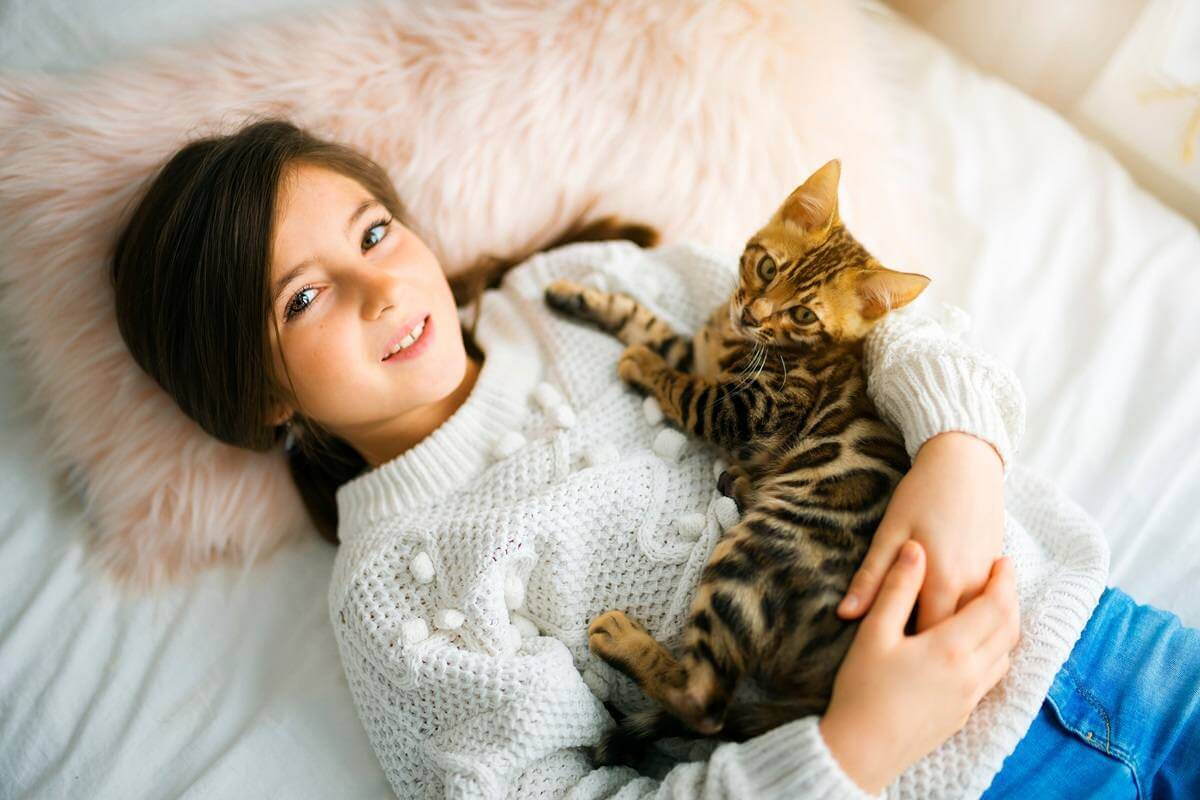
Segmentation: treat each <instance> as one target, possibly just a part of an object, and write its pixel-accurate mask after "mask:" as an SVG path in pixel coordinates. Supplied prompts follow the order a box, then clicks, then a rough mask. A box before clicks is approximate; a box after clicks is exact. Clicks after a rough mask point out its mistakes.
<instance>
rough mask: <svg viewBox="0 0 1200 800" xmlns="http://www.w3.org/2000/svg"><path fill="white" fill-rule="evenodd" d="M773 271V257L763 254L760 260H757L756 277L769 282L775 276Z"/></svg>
mask: <svg viewBox="0 0 1200 800" xmlns="http://www.w3.org/2000/svg"><path fill="white" fill-rule="evenodd" d="M775 272H776V267H775V259H773V258H771V257H770V256H763V257H762V260H761V261H759V262H758V277H760V278H762V279H763V280H764V281H766V282H767V283H770V282H771V281H772V280H774V278H775Z"/></svg>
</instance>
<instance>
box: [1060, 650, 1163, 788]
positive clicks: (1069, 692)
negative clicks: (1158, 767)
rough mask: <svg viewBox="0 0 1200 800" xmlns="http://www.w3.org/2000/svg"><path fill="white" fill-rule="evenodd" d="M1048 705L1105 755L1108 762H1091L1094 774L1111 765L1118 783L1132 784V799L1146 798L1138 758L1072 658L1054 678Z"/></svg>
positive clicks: (1067, 727)
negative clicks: (1123, 741)
mask: <svg viewBox="0 0 1200 800" xmlns="http://www.w3.org/2000/svg"><path fill="white" fill-rule="evenodd" d="M1045 705H1046V706H1049V707H1050V709H1051V710H1052V711H1053V714H1054V716H1055V717H1056V721H1057V722H1058V723H1059V724H1060V725H1061V726H1062V728H1063V729H1064V730H1065V731H1067V732H1068V733H1069V734H1070V735H1071V736H1072V737H1074V738H1075V739H1076V740H1078V742H1079V743H1081V744H1083V745H1084V746H1087V747H1089V748H1091V749H1092V750H1095V751H1096V752H1098V753H1101V754H1103V755H1104V756H1105V759H1104V760H1096V759H1088V761H1089V763H1090V764H1091V765H1092V766H1091V768H1090V769H1091V770H1092V771H1093V772H1094V771H1096V770H1101V771H1103V770H1104V769H1106V766H1105V765H1106V764H1107V765H1108V767H1107V768H1110V769H1111V771H1112V773H1113V776H1112V777H1113V779H1114V780H1115V781H1116V783H1117V784H1121V783H1124V781H1125V780H1128V781H1129V784H1130V786H1131V788H1132V790H1133V794H1131V795H1129V796H1131V797H1137V798H1141V797H1144V796H1146V795H1145V792H1144V791H1143V786H1142V782H1141V780H1140V779H1139V776H1138V763H1137V755H1136V754H1135V753H1133V752H1132V751H1130V750H1128V749H1127V748H1125V747H1123V746H1121V744H1120V743H1118V742H1117V741H1116V740H1115V738H1114V736H1113V733H1114V731H1113V727H1114V726H1113V716H1112V713H1111V711H1110V710H1109V708H1108V707H1107V706H1106V704H1105V703H1104V702H1103V700H1102V698H1101V697H1100V696H1099V695H1098V694H1097V693H1096V692H1094V691H1092V690H1091V689H1090V688H1089V687H1088V685H1087V682H1086V680H1083V679H1081V677H1080V675H1079V673H1078V672H1076V671H1075V670H1074V669H1072V666H1071V661H1070V660H1069V659H1068V661H1067V663H1066V664H1064V665H1063V667H1062V669H1061V670H1059V673H1058V675H1057V676H1056V677H1055V678H1054V683H1053V684H1052V685H1051V687H1050V692H1049V694H1048V695H1047V696H1046V703H1045ZM1093 777H1098V776H1093ZM1106 796H1107V795H1106Z"/></svg>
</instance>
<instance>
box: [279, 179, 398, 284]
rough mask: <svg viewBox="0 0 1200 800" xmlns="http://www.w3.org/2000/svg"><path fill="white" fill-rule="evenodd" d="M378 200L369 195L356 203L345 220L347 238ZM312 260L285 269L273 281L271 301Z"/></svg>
mask: <svg viewBox="0 0 1200 800" xmlns="http://www.w3.org/2000/svg"><path fill="white" fill-rule="evenodd" d="M378 202H379V201H378V200H376V199H375V198H374V197H369V198H367V199H366V200H363V201H362V202H361V203H359V204H358V208H356V209H354V213H353V214H351V215H350V219H349V220H348V221H347V222H346V236H347V238H349V236H350V231H351V230H352V229H353V228H354V223H355V222H357V221H358V218H359V217H361V216H362V215H363V214H364V213H365V212H366V210H367V209H368V208H370V207H371V206H373V205H375V204H376V203H378ZM313 261H315V259H312V258H306V259H304V260H303V261H301V262H300V263H299V264H297V265H296V266H294V267H292V268H291V269H289V270H288V271H287V274H285V275H284V276H283V277H282V278H280V279H279V280H277V281H275V288H274V289H273V290H272V292H271V302H272V303H273V302H275V301H276V300H278V299H279V295H280V293H281V292H283V290H284V289H285V288H287V285H288V284H289V283H291V282H292V281H294V280H295V279H296V277H297V276H298V275H299V274H300V273H301V272H304V270H305V269H307V268H308V266H309V265H310V264H312V263H313Z"/></svg>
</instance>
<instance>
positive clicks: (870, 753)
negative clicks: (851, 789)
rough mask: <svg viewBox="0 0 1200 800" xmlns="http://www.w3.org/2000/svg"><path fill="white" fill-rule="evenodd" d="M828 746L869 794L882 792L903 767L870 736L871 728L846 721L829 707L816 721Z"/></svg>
mask: <svg viewBox="0 0 1200 800" xmlns="http://www.w3.org/2000/svg"><path fill="white" fill-rule="evenodd" d="M817 729H818V730H819V731H820V732H821V738H822V739H823V740H824V741H825V747H826V749H828V750H829V753H830V755H832V756H833V760H834V761H836V762H837V763H838V766H839V767H841V769H842V772H844V773H845V774H846V777H847V778H849V779H850V780H852V781H854V783H855V784H857V785H858V787H859V788H860V789H862V790H863V791H864V792H867V793H868V794H873V795H875V794H879V793H880V792H882V791H883V789H884V787H885V786H887V785H888V784H889V783H891V782H892V781H893V780H894V779H895V778H896V776H897V775H899V774H900V772H902V771H903V769H902V768H901V769H899V770H896V769H895V768H894V767H891V766H889V765H888V764H887V763H886V762H887V761H888V760H889V759H888V758H887V756H886V753H885V752H884V750H883V748H881V747H880V746H879V743H878V742H877V741H875V740H874V739H873V738H872V737H871V736H870V733H871V731H870V729H869V728H868V729H866V730H864V729H863V728H862V727H861V726H855V725H851V724H847V722H846V721H845V720H844V719H843V718H842V717H839V716H836V715H831V714H829V712H828V711H827V712H826V713H825V715H824V716H822V717H821V720H820V722H818V723H817Z"/></svg>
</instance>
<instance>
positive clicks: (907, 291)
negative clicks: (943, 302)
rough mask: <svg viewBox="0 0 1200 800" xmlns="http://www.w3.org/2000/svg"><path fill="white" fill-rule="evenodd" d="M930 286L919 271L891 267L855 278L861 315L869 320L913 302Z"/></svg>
mask: <svg viewBox="0 0 1200 800" xmlns="http://www.w3.org/2000/svg"><path fill="white" fill-rule="evenodd" d="M928 285H929V278H927V277H925V276H924V275H918V274H917V273H915V272H897V271H895V270H892V269H888V268H887V267H879V268H877V269H865V270H862V271H861V272H859V273H857V274H856V275H855V278H854V289H855V293H856V294H857V296H858V302H859V314H860V315H861V316H862V318H863V319H866V320H871V319H879V318H880V317H882V316H883V315H884V314H886V313H887V312H889V311H891V310H892V309H893V308H900V307H901V306H906V305H908V304H909V303H911V302H912V301H913V300H915V299H916V297H917V295H919V294H920V293H921V292H923V291H925V287H926V286H928Z"/></svg>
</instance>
